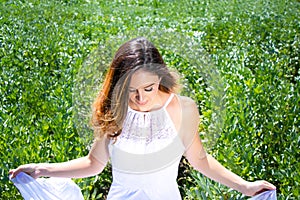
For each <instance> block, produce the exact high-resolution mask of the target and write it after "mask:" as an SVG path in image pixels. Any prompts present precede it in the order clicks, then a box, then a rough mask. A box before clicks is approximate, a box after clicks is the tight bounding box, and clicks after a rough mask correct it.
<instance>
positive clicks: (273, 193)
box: [249, 190, 277, 200]
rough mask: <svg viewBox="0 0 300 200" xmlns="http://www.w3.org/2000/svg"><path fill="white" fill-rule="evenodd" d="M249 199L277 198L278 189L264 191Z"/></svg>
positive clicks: (267, 199)
mask: <svg viewBox="0 0 300 200" xmlns="http://www.w3.org/2000/svg"><path fill="white" fill-rule="evenodd" d="M249 200H277V197H276V190H268V191H265V192H262V193H260V194H258V195H255V196H254V197H252V198H250V199H249Z"/></svg>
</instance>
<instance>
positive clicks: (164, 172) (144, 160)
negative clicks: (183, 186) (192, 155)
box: [107, 94, 185, 200]
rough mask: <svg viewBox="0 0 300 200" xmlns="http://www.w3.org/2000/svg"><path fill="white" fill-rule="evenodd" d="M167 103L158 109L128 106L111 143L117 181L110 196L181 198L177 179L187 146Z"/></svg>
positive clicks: (145, 199) (124, 199)
mask: <svg viewBox="0 0 300 200" xmlns="http://www.w3.org/2000/svg"><path fill="white" fill-rule="evenodd" d="M173 96H174V94H172V95H170V97H169V99H168V100H167V102H166V103H165V105H164V106H163V107H162V108H160V109H158V110H155V111H151V112H138V111H135V110H132V109H131V108H129V109H128V114H127V117H126V119H125V121H124V124H123V129H122V133H121V135H120V136H119V137H118V139H117V141H116V142H112V143H110V144H109V152H110V157H111V162H112V167H113V183H112V186H111V188H110V191H109V194H108V198H107V199H108V200H148V199H149V200H165V199H172V200H180V199H181V196H180V192H179V189H178V185H177V182H176V178H177V175H178V165H179V162H180V159H181V156H182V155H183V153H184V150H185V148H184V146H183V144H182V142H181V140H180V138H179V137H178V133H177V131H176V128H175V126H174V124H173V122H172V120H171V118H170V116H169V113H168V112H167V110H166V107H167V105H168V104H169V102H170V101H171V100H172V98H173Z"/></svg>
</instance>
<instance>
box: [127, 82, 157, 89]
mask: <svg viewBox="0 0 300 200" xmlns="http://www.w3.org/2000/svg"><path fill="white" fill-rule="evenodd" d="M155 84H156V83H151V84H149V85H146V86H144V88H147V87H150V86H152V85H155ZM129 89H133V90H136V88H133V87H129Z"/></svg>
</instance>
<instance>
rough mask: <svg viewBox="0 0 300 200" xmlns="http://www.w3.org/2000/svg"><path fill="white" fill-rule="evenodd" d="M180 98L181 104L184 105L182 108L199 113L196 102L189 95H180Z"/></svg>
mask: <svg viewBox="0 0 300 200" xmlns="http://www.w3.org/2000/svg"><path fill="white" fill-rule="evenodd" d="M179 99H180V104H181V106H182V110H183V111H185V112H188V113H189V112H197V113H198V108H197V104H196V102H195V101H194V100H193V99H192V98H190V97H187V96H179Z"/></svg>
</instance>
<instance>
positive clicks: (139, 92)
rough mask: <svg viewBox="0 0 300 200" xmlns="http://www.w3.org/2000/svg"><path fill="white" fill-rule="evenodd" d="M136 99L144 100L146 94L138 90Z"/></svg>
mask: <svg viewBox="0 0 300 200" xmlns="http://www.w3.org/2000/svg"><path fill="white" fill-rule="evenodd" d="M135 98H136V100H138V101H143V100H144V94H143V92H142V91H140V90H136V96H135Z"/></svg>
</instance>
